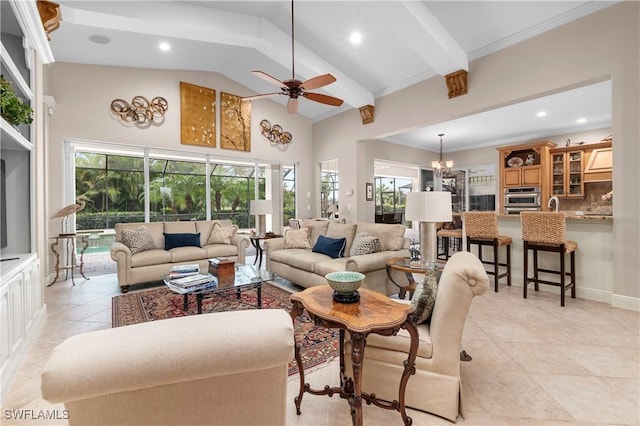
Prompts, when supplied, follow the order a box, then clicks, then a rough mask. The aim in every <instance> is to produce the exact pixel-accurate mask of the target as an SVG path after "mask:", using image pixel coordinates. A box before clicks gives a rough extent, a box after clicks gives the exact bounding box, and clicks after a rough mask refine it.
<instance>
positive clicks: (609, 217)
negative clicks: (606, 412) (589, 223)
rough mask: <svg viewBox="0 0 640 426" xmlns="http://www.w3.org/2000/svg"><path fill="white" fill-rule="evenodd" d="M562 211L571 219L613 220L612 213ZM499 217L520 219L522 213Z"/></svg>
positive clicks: (500, 216) (502, 214)
mask: <svg viewBox="0 0 640 426" xmlns="http://www.w3.org/2000/svg"><path fill="white" fill-rule="evenodd" d="M561 213H564V214H565V216H567V219H571V220H580V221H582V220H600V221H602V220H604V221H612V220H613V216H612V215H601V214H576V212H573V211H563V212H561ZM498 217H499V218H507V219H518V220H519V219H520V215H519V214H504V213H501V214H498Z"/></svg>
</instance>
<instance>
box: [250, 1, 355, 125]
mask: <svg viewBox="0 0 640 426" xmlns="http://www.w3.org/2000/svg"><path fill="white" fill-rule="evenodd" d="M252 73H253V75H255V76H257V77H260V78H262V79H264V80H266V81H268V82H269V83H271V84H273V85H276V86H278V87H280V92H273V93H264V94H261V95H255V96H248V97H246V98H242V100H243V101H250V100H254V99H259V98H267V97H270V96H276V95H287V96H288V97H289V101H288V102H287V111H288V112H289V114H294V113H296V112H297V111H298V97H300V96H302V97H303V98H307V99H309V100H311V101H314V102H319V103H321V104H326V105H331V106H340V105H342V103H343V102H344V101H343V100H342V99H339V98H334V97H333V96H328V95H323V94H321V93H312V92H307V90H312V89H318V88H320V87H324V86H326V85H329V84H331V83H333V82H334V81H336V78H335V77H334V76H332V75H331V74H323V75H319V76H316V77H313V78H310V79H309V80H306V81H300V80H297V79H296V63H295V54H294V24H293V0H291V74H292V76H291V78H290V79H289V80H284V81H280V80H278V79H277V78H275V77H272V76H270V75H269V74H267V73H266V72H263V71H252Z"/></svg>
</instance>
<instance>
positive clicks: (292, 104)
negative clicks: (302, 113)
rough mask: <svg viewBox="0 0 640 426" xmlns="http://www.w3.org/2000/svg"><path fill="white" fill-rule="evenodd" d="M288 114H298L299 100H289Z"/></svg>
mask: <svg viewBox="0 0 640 426" xmlns="http://www.w3.org/2000/svg"><path fill="white" fill-rule="evenodd" d="M287 112H288V113H289V114H295V113H296V112H298V99H296V98H289V102H287Z"/></svg>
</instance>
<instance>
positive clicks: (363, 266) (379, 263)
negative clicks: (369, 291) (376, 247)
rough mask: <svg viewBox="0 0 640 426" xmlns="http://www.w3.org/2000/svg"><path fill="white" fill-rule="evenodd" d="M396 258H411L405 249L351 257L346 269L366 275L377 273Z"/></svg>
mask: <svg viewBox="0 0 640 426" xmlns="http://www.w3.org/2000/svg"><path fill="white" fill-rule="evenodd" d="M395 257H409V251H408V250H405V249H402V250H386V251H381V252H378V253H371V254H361V255H358V256H351V257H350V258H349V259H348V260H347V263H346V265H345V267H346V270H347V271H357V272H362V273H363V274H364V273H367V272H371V271H377V270H379V269H385V268H386V266H387V261H389V259H393V258H395Z"/></svg>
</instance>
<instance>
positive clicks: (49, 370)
mask: <svg viewBox="0 0 640 426" xmlns="http://www.w3.org/2000/svg"><path fill="white" fill-rule="evenodd" d="M194 330H197V332H194ZM123 342H126V344H123ZM167 342H171V344H167ZM185 348H188V349H185ZM293 355H294V338H293V323H292V321H291V317H290V316H289V314H288V313H287V312H286V311H285V310H282V309H264V310H262V309H260V310H258V309H256V310H244V311H231V312H219V313H215V314H207V315H192V316H187V317H179V318H172V319H168V320H163V321H151V322H146V323H141V324H135V325H130V326H126V327H117V328H109V329H104V330H99V331H94V332H90V333H84V334H78V335H75V336H72V337H70V338H68V339H67V340H65V341H64V342H63V343H61V344H60V345H59V346H58V347H57V348H55V349H54V350H53V352H52V353H51V356H50V358H49V360H48V362H47V363H46V365H45V367H44V369H43V371H42V380H41V390H42V396H43V398H44V399H46V400H48V401H50V402H54V403H59V402H67V401H76V400H80V399H89V398H94V397H98V396H102V395H110V394H115V393H122V392H131V391H136V390H140V389H146V388H154V387H155V388H158V387H161V386H164V385H171V384H175V383H182V382H190V381H199V380H205V379H208V378H212V377H219V376H229V375H235V374H237V375H243V374H245V373H247V372H251V371H260V370H267V369H271V368H274V367H277V366H279V365H282V366H283V369H284V371H283V374H285V375H286V366H287V364H288V362H289V361H290V360H291V359H292V358H293ZM227 380H228V379H227Z"/></svg>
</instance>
